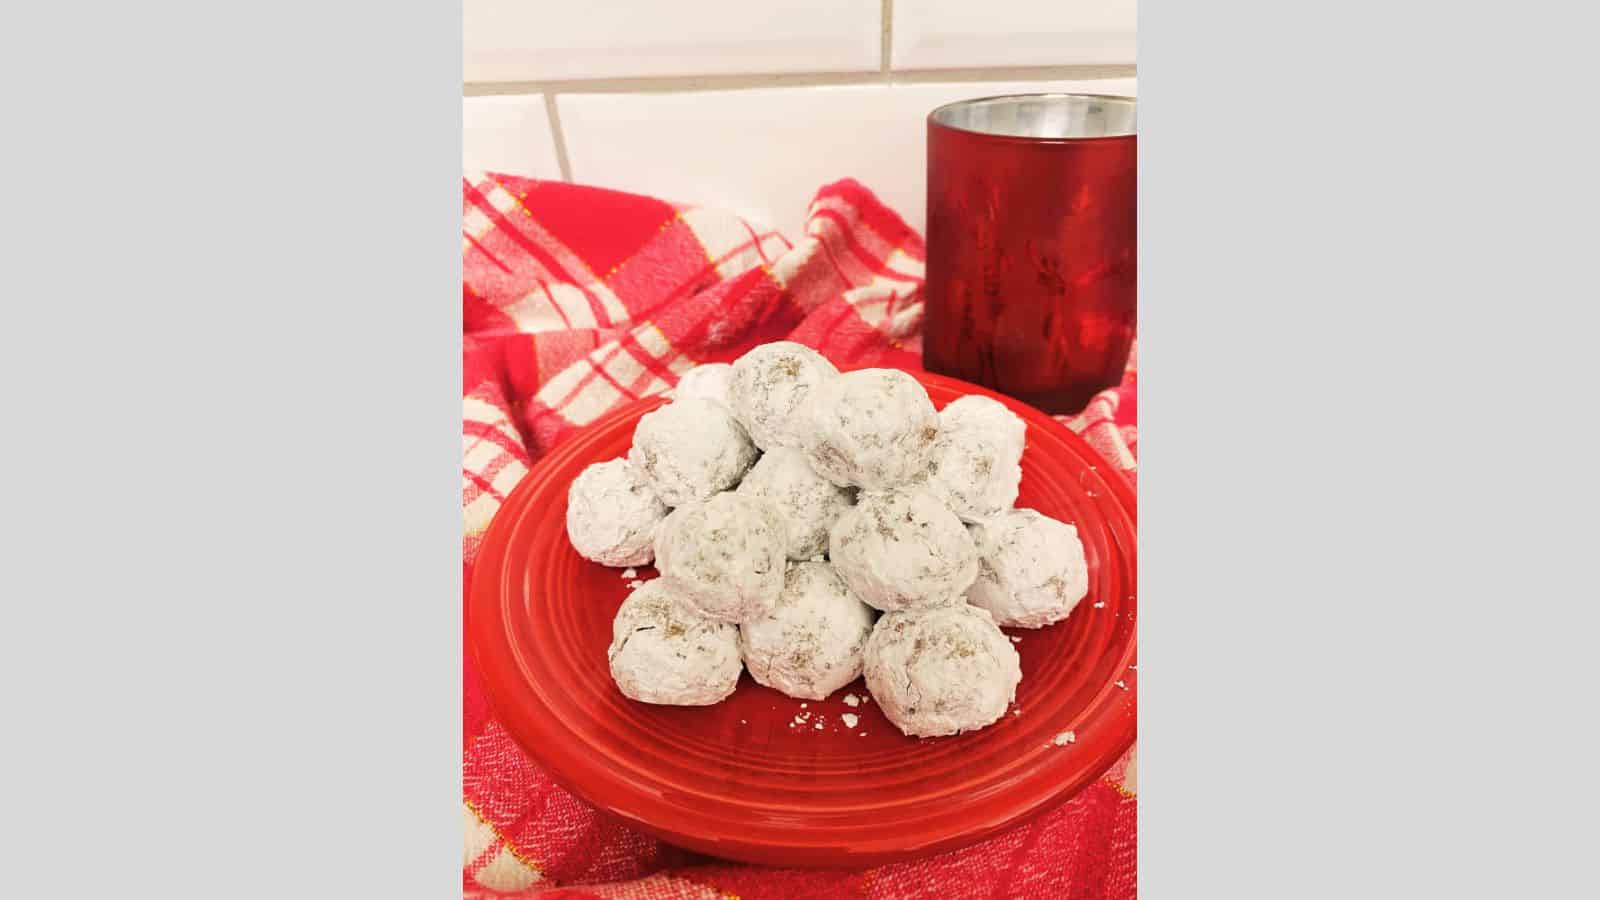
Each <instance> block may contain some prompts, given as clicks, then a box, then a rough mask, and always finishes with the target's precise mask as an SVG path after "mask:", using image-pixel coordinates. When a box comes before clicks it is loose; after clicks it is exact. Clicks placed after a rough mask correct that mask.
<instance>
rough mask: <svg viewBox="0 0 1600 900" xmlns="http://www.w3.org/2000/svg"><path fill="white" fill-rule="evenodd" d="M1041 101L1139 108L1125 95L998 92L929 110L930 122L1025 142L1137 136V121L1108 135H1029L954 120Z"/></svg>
mask: <svg viewBox="0 0 1600 900" xmlns="http://www.w3.org/2000/svg"><path fill="white" fill-rule="evenodd" d="M1039 101H1067V102H1066V103H1064V104H1061V105H1064V106H1067V107H1069V108H1070V107H1073V106H1088V105H1089V104H1090V102H1093V103H1100V104H1109V105H1114V106H1120V107H1128V108H1131V109H1134V110H1136V109H1137V108H1138V98H1137V97H1129V96H1126V95H1122V94H1087V93H1075V92H1069V91H1041V92H1037V93H1024V94H995V95H992V96H988V97H972V98H969V99H966V100H956V101H954V102H952V103H946V104H943V105H941V106H936V107H934V108H933V110H932V111H930V112H929V113H928V116H927V123H928V127H929V128H942V129H944V130H947V131H953V132H959V133H961V134H970V135H973V136H974V137H980V138H987V139H991V140H1001V141H1026V142H1028V143H1039V144H1068V143H1077V142H1080V141H1103V140H1123V139H1129V138H1136V137H1138V134H1139V130H1138V124H1137V122H1134V123H1133V124H1132V125H1130V126H1129V127H1128V128H1126V129H1125V130H1124V129H1119V130H1116V131H1112V132H1108V133H1105V134H1078V135H1074V134H1070V133H1068V134H1061V135H1030V134H1018V133H1015V132H1007V131H998V130H991V129H984V128H975V127H971V126H970V125H966V124H957V123H956V122H955V121H952V119H954V118H955V114H956V113H959V112H961V111H964V110H968V109H972V108H975V107H979V106H1019V105H1021V104H1023V103H1026V102H1033V103H1037V102H1039Z"/></svg>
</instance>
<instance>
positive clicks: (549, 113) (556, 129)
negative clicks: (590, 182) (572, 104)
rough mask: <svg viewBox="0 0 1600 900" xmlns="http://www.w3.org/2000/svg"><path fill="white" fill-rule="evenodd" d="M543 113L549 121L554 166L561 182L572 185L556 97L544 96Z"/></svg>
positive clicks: (551, 94) (570, 167)
mask: <svg viewBox="0 0 1600 900" xmlns="http://www.w3.org/2000/svg"><path fill="white" fill-rule="evenodd" d="M544 113H545V116H546V117H547V118H548V119H549V120H550V143H552V144H555V145H556V165H557V166H559V167H560V169H561V180H562V181H565V182H567V183H568V184H571V183H572V163H571V162H569V161H568V160H567V136H566V133H565V132H563V131H562V130H561V113H560V112H558V111H557V110H556V95H555V94H553V93H548V92H547V93H546V94H545V95H544Z"/></svg>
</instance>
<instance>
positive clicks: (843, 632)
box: [739, 562, 877, 700]
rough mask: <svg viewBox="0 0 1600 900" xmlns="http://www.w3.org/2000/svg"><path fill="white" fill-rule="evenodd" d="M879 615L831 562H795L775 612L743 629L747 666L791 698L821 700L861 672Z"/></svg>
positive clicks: (742, 645) (759, 679)
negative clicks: (858, 596) (860, 597)
mask: <svg viewBox="0 0 1600 900" xmlns="http://www.w3.org/2000/svg"><path fill="white" fill-rule="evenodd" d="M875 618H877V613H876V612H874V611H873V609H872V607H870V606H867V605H866V604H865V603H862V602H861V601H860V600H857V599H856V598H855V597H854V596H853V595H852V594H851V593H850V590H849V588H847V587H846V586H845V583H844V579H842V578H840V577H839V574H838V573H837V572H835V571H834V570H833V567H832V566H830V565H828V564H827V563H819V562H798V563H790V564H789V568H788V571H787V573H786V575H785V577H784V583H783V591H782V592H781V593H780V594H779V595H778V603H777V606H776V607H774V608H773V610H772V612H770V613H768V614H767V615H765V616H763V617H761V618H758V619H747V620H746V621H745V622H744V623H743V624H742V625H740V626H739V646H740V649H741V650H742V651H743V653H744V660H745V667H746V668H748V669H749V670H750V674H751V676H752V677H754V678H755V680H756V681H757V682H759V683H761V684H764V685H766V686H768V687H771V688H775V689H777V690H779V691H782V692H783V693H785V694H787V695H788V696H790V697H797V698H800V699H802V700H821V699H823V698H824V697H826V696H828V695H829V694H831V693H833V692H834V691H836V690H838V689H839V688H842V687H844V686H845V685H847V684H849V683H850V682H852V681H854V680H855V679H856V678H857V677H858V676H859V675H860V674H861V658H862V652H863V651H864V650H865V649H866V644H867V636H868V635H869V634H871V633H872V622H873V620H874V619H875Z"/></svg>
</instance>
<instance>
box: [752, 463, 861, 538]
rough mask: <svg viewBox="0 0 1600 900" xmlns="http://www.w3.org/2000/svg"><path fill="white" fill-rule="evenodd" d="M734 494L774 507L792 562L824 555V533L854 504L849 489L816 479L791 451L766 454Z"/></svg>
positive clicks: (808, 466)
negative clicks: (759, 499) (763, 500)
mask: <svg viewBox="0 0 1600 900" xmlns="http://www.w3.org/2000/svg"><path fill="white" fill-rule="evenodd" d="M738 492H739V493H740V494H745V495H748V496H752V497H761V498H764V499H766V500H770V501H772V503H773V504H774V505H775V506H777V508H778V512H779V513H780V514H781V515H782V516H783V524H784V529H785V532H786V533H787V534H788V536H789V545H788V550H787V552H788V556H789V558H790V559H794V560H801V559H811V558H812V557H814V556H817V555H819V554H821V553H823V552H825V551H827V549H828V529H829V528H832V527H833V523H834V522H837V521H838V520H839V516H841V515H843V514H844V511H845V510H847V509H849V508H850V505H851V504H852V503H854V502H855V495H854V493H853V492H852V491H851V490H850V489H849V488H842V487H839V486H838V485H836V484H834V483H833V482H831V481H829V480H828V479H826V478H823V477H822V476H821V475H818V474H817V473H816V472H815V471H814V470H813V469H812V468H811V464H810V463H808V462H806V458H805V454H803V453H801V452H800V451H799V450H796V449H794V448H793V447H777V448H774V449H772V450H769V451H767V453H766V454H764V455H763V456H762V457H761V459H759V460H757V461H756V464H755V465H754V466H752V467H751V468H750V471H749V472H748V473H746V474H745V476H744V480H743V481H741V482H739V489H738Z"/></svg>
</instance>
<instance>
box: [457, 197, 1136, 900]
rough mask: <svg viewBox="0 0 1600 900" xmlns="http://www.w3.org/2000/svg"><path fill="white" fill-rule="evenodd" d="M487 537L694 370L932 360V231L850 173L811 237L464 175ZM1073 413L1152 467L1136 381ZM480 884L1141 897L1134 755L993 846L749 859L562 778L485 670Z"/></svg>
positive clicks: (472, 460)
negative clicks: (612, 422) (526, 739)
mask: <svg viewBox="0 0 1600 900" xmlns="http://www.w3.org/2000/svg"><path fill="white" fill-rule="evenodd" d="M463 192H464V195H465V196H464V200H465V203H464V223H463V224H464V234H463V239H462V250H463V254H464V272H463V278H462V296H463V304H464V313H463V316H464V320H465V328H466V334H465V345H464V352H463V356H464V359H463V366H462V368H463V374H464V382H463V385H462V387H463V393H464V400H463V406H464V409H463V413H464V419H465V421H464V427H463V438H464V460H463V468H464V472H463V496H462V503H463V506H464V509H465V519H466V523H465V526H466V527H465V539H464V545H463V548H462V549H463V554H462V555H463V562H464V565H465V572H464V577H465V579H466V583H470V580H471V576H472V563H473V559H474V558H475V556H476V555H477V551H478V545H479V541H480V540H481V538H482V535H483V532H484V529H485V528H487V527H488V525H489V521H490V519H491V518H492V517H493V516H494V513H495V510H496V509H498V508H499V506H500V504H501V502H502V501H503V500H504V499H505V497H506V495H507V494H508V493H509V492H510V491H511V489H512V488H513V487H514V486H515V485H516V484H517V482H518V481H519V480H521V478H522V476H523V475H524V474H526V473H527V471H528V467H529V465H530V464H531V463H532V461H533V460H535V459H537V458H538V457H539V456H541V455H542V454H544V453H546V452H547V451H549V450H550V448H551V447H554V446H555V445H556V444H558V443H560V442H561V441H562V440H563V439H564V438H565V437H567V436H568V435H570V434H571V433H572V432H573V430H574V429H577V428H579V427H581V426H583V425H584V424H586V423H588V422H592V421H594V420H595V419H596V418H598V417H599V416H600V415H602V414H603V413H605V412H606V411H607V410H609V409H611V408H613V407H614V406H616V405H617V404H619V403H623V402H626V401H628V400H632V399H635V398H638V397H644V396H648V395H650V394H655V393H659V392H661V391H664V390H666V389H667V388H669V387H671V386H672V385H673V384H675V383H676V381H677V378H678V376H679V375H681V374H682V373H683V372H685V371H686V370H688V369H689V368H691V367H693V366H695V365H698V364H700V363H704V362H723V361H729V360H732V359H735V358H737V357H738V356H739V355H740V354H742V353H744V352H745V351H746V350H748V349H750V348H751V347H753V346H755V345H757V344H760V343H764V342H767V341H772V340H778V339H787V340H792V341H799V342H800V343H803V344H807V345H809V346H811V347H814V348H816V349H817V350H818V351H820V352H821V353H822V354H823V355H825V356H827V357H828V358H829V359H831V360H833V361H834V362H835V363H838V364H840V365H841V366H845V365H849V366H862V365H874V366H886V367H896V368H904V369H917V368H920V366H921V350H922V346H921V344H922V342H921V330H922V329H921V326H922V278H923V260H924V253H923V242H922V238H921V237H920V236H919V235H918V234H917V233H916V232H915V231H913V230H912V229H911V228H910V227H908V226H907V225H906V224H905V222H904V221H902V220H901V218H900V217H899V216H898V215H896V214H895V213H894V212H893V211H891V210H889V209H887V208H886V207H884V206H883V205H882V204H881V203H880V202H878V200H877V198H876V197H874V196H873V195H872V194H871V192H869V191H868V190H867V189H866V188H864V187H862V186H861V185H859V184H857V183H855V182H854V181H850V180H846V181H841V182H838V183H835V184H830V185H827V186H825V187H823V188H822V189H821V190H819V191H818V192H817V194H816V199H815V200H813V201H812V204H811V210H810V215H809V217H808V221H807V224H806V233H805V234H804V235H803V236H800V237H799V239H798V240H795V241H791V240H789V239H788V238H786V237H785V236H783V235H780V234H778V233H777V232H775V231H770V230H762V229H758V228H755V227H753V226H751V225H750V224H748V223H746V222H744V221H743V220H741V219H739V218H737V217H735V216H733V215H730V214H727V213H723V212H718V211H715V210H709V209H701V208H698V207H691V206H681V205H676V204H671V203H666V202H663V201H661V200H656V199H652V198H649V197H640V196H635V195H632V194H623V193H618V192H615V191H606V190H601V189H598V188H591V187H581V186H576V185H570V184H565V183H560V182H549V181H531V180H528V179H525V178H516V177H512V176H508V175H495V174H483V173H479V174H473V175H470V176H468V177H467V178H466V179H464V182H463ZM1135 372H1136V367H1135V364H1134V362H1133V361H1132V360H1130V361H1129V365H1128V373H1127V377H1126V379H1125V380H1124V382H1123V384H1122V385H1121V386H1120V387H1118V388H1115V389H1113V390H1108V391H1106V392H1104V393H1102V394H1100V395H1099V396H1098V397H1096V398H1095V399H1094V401H1093V402H1092V403H1091V404H1090V405H1089V407H1088V409H1087V410H1085V411H1084V412H1083V413H1082V414H1080V415H1078V416H1075V417H1072V418H1070V419H1064V420H1063V421H1065V422H1066V423H1067V424H1068V425H1069V426H1070V427H1071V428H1073V429H1074V430H1075V431H1078V432H1079V433H1080V434H1083V435H1084V436H1085V437H1086V438H1087V439H1088V441H1089V443H1090V444H1092V445H1093V446H1094V447H1095V449H1096V450H1098V451H1099V452H1100V453H1101V454H1103V455H1104V456H1105V457H1106V459H1107V460H1109V461H1110V462H1112V463H1113V464H1115V465H1116V466H1118V467H1119V468H1120V469H1122V471H1123V472H1124V473H1125V474H1126V475H1127V476H1128V477H1129V480H1130V481H1132V480H1134V476H1135V473H1136V462H1135V452H1136V449H1137V435H1136V431H1135V426H1134V424H1133V423H1134V421H1135V412H1136V410H1135V390H1134V388H1135V382H1136V377H1135ZM463 682H464V689H465V701H464V709H465V725H464V730H463V735H462V737H463V744H464V748H465V760H464V762H463V794H464V796H463V798H462V799H463V803H462V818H463V821H464V822H465V828H466V841H465V848H464V853H463V857H462V888H463V893H464V896H466V897H469V898H476V897H503V896H508V895H509V896H532V895H535V894H539V895H542V896H550V897H610V898H651V900H658V898H676V897H694V898H718V897H743V898H765V897H782V898H795V897H819V898H820V897H863V896H865V897H922V896H926V897H940V898H952V897H1040V898H1046V897H1047V898H1052V900H1055V898H1101V897H1105V898H1132V897H1133V896H1134V895H1135V879H1134V859H1135V815H1136V813H1135V810H1136V807H1137V804H1136V801H1135V799H1134V795H1135V778H1134V766H1133V752H1132V751H1130V752H1129V754H1128V755H1127V756H1126V757H1124V758H1123V759H1122V760H1121V761H1119V762H1118V763H1117V764H1116V765H1114V766H1113V767H1112V768H1111V770H1110V771H1108V772H1107V773H1106V774H1105V776H1104V777H1103V778H1101V779H1100V780H1099V781H1097V782H1095V783H1094V784H1092V785H1090V787H1088V788H1087V789H1085V790H1084V791H1083V792H1082V793H1081V794H1079V795H1078V796H1077V797H1075V798H1073V799H1072V800H1070V801H1068V802H1067V803H1065V804H1063V805H1062V806H1061V807H1059V808H1057V809H1056V810H1054V811H1052V812H1050V813H1047V814H1045V815H1044V816H1041V817H1040V818H1038V819H1036V820H1034V821H1033V822H1031V823H1029V824H1027V825H1024V826H1021V827H1019V828H1017V829H1015V830H1013V831H1011V832H1010V833H1007V834H1004V835H1001V836H1000V837H997V838H993V839H991V840H989V841H986V842H985V843H983V844H979V845H977V846H974V847H970V848H967V849H964V850H958V851H955V852H951V853H946V854H942V855H940V856H936V857H932V858H929V859H925V860H919V861H916V862H909V863H898V864H895V865H888V866H880V867H878V868H874V869H868V870H865V871H855V872H839V871H805V870H789V869H770V868H762V867H757V866H748V865H742V864H735V863H727V862H722V861H719V860H715V859H711V858H707V857H704V856H699V855H697V854H693V853H690V852H688V851H685V850H681V849H679V848H676V847H673V846H671V845H668V844H664V843H662V842H661V841H658V840H656V839H655V838H652V837H649V836H648V835H644V834H641V833H639V832H637V831H634V830H632V829H631V828H629V827H628V826H627V825H625V824H623V823H622V822H620V821H618V820H616V819H614V818H612V817H611V816H608V815H607V814H605V813H603V812H601V811H599V810H596V809H594V808H593V807H590V806H589V805H588V804H586V803H584V802H583V801H581V800H578V799H577V798H575V797H573V796H572V795H571V794H569V793H567V792H566V791H565V790H562V789H561V788H560V787H557V786H556V785H555V784H554V783H553V782H552V781H551V780H550V778H549V777H548V776H547V775H546V774H545V773H544V772H543V771H542V770H540V768H539V766H538V765H537V764H536V763H534V762H533V761H532V760H531V759H529V757H528V756H527V755H526V754H525V753H523V752H522V750H521V748H519V747H518V746H517V745H516V744H515V743H514V742H513V741H512V740H511V737H510V735H508V734H507V733H506V731H505V729H504V728H502V727H501V725H500V723H499V722H497V721H496V720H495V718H494V715H493V713H492V712H491V711H490V710H489V707H488V705H487V702H486V700H485V698H484V695H483V689H482V685H481V683H480V681H479V678H478V673H477V671H476V669H475V667H474V665H473V662H472V659H471V655H470V653H469V654H467V659H466V668H465V672H464V675H463Z"/></svg>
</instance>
